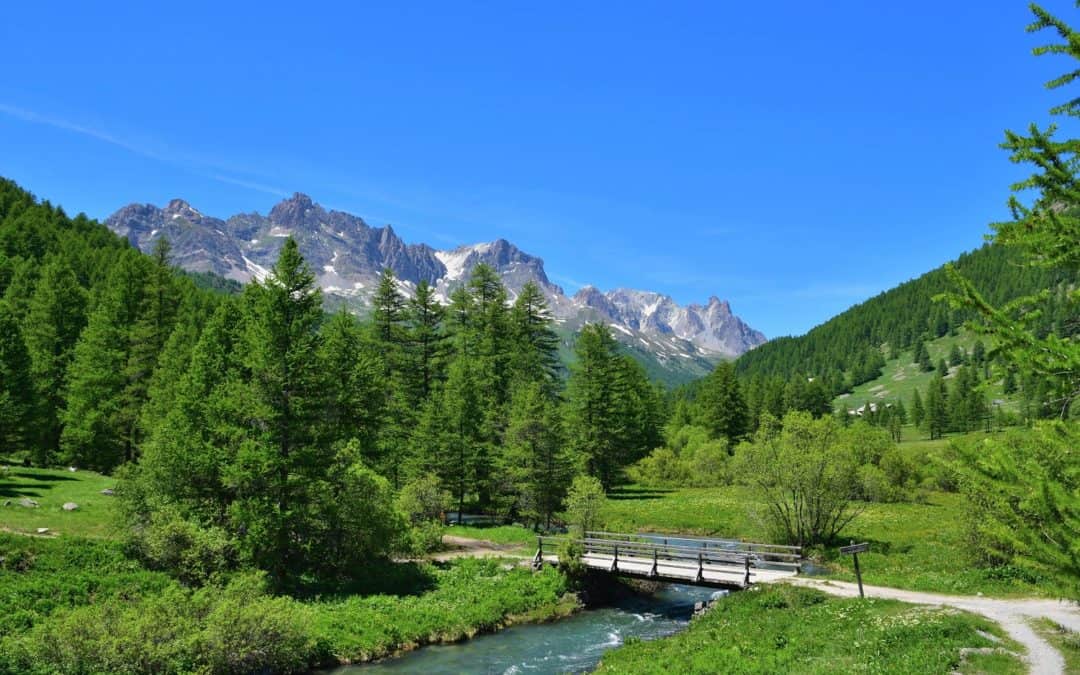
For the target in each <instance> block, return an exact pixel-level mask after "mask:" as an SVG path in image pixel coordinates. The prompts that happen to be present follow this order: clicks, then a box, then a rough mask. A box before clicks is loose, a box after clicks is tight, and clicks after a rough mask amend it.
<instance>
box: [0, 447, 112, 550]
mask: <svg viewBox="0 0 1080 675" xmlns="http://www.w3.org/2000/svg"><path fill="white" fill-rule="evenodd" d="M8 467H9V468H8V471H7V472H6V473H5V472H0V530H6V531H13V532H24V533H25V532H35V531H36V530H37V529H38V528H41V527H47V528H49V531H50V533H51V534H58V535H77V536H84V537H108V536H110V535H111V534H113V527H114V524H113V507H114V505H115V500H116V497H109V496H106V495H103V494H101V491H102V490H104V489H105V488H111V487H115V486H116V480H115V479H114V478H111V477H109V476H102V475H101V474H98V473H94V472H92V471H82V470H80V471H75V472H71V471H68V470H66V469H31V468H23V467H17V466H13V465H8ZM23 497H28V498H30V499H33V500H34V501H36V502H38V504H39V506H38V507H37V508H26V507H23V506H20V505H19V500H20V499H21V498H23ZM8 502H10V504H8ZM66 502H75V503H76V504H78V505H79V508H78V509H77V510H75V511H64V510H63V509H62V508H61V507H62V506H63V505H64V503H66Z"/></svg>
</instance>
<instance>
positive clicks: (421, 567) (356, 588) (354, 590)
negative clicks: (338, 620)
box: [292, 560, 436, 600]
mask: <svg viewBox="0 0 1080 675" xmlns="http://www.w3.org/2000/svg"><path fill="white" fill-rule="evenodd" d="M435 582H436V580H435V574H434V573H433V571H432V569H431V566H430V565H426V564H421V563H417V562H411V561H410V562H394V561H390V560H374V561H371V562H370V563H368V564H366V565H364V566H362V567H360V568H358V569H357V570H356V571H355V572H354V574H353V576H352V578H350V579H342V580H308V581H305V582H304V583H302V584H301V585H299V586H298V587H297V588H295V589H293V592H292V595H293V596H295V597H298V598H313V597H320V598H322V599H324V600H334V599H344V598H347V597H349V596H356V595H393V596H398V597H402V596H407V595H422V594H424V593H427V592H429V591H433V590H435V586H436V583H435Z"/></svg>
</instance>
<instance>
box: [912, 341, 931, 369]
mask: <svg viewBox="0 0 1080 675" xmlns="http://www.w3.org/2000/svg"><path fill="white" fill-rule="evenodd" d="M914 358H915V363H917V364H919V370H921V371H923V372H927V371H930V370H933V369H934V366H933V365H932V364H931V363H930V352H929V351H927V349H926V343H925V342H923V341H922V338H919V340H918V341H916V342H915V357H914Z"/></svg>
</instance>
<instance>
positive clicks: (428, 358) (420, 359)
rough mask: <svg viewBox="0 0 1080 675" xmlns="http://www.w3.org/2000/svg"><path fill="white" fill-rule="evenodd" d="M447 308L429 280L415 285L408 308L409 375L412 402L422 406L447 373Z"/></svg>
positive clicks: (407, 343)
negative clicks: (445, 319)
mask: <svg viewBox="0 0 1080 675" xmlns="http://www.w3.org/2000/svg"><path fill="white" fill-rule="evenodd" d="M445 313H446V311H445V309H444V308H443V306H442V305H440V304H439V301H438V300H437V299H436V298H435V290H434V289H433V288H432V287H431V285H430V284H428V282H427V281H426V280H422V281H421V282H420V283H419V284H417V286H416V294H415V295H414V296H413V297H412V298H410V299H409V302H408V306H407V309H406V311H405V326H406V335H407V338H406V362H407V368H406V371H405V372H406V376H407V378H408V385H407V386H408V388H409V393H410V396H411V402H412V405H414V406H419V405H420V404H421V403H422V402H424V401H426V400H427V399H428V397H429V396H430V395H431V392H432V390H433V389H434V388H435V385H436V384H437V383H438V382H439V381H441V380H442V379H443V377H444V375H445V367H446V351H447V345H446V333H445V331H444V327H443V317H444V315H445Z"/></svg>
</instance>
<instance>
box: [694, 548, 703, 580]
mask: <svg viewBox="0 0 1080 675" xmlns="http://www.w3.org/2000/svg"><path fill="white" fill-rule="evenodd" d="M694 581H697V582H699V583H700V582H702V581H705V558H704V557H703V556H702V555H701V551H698V554H697V576H696V577H695V578H694Z"/></svg>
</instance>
